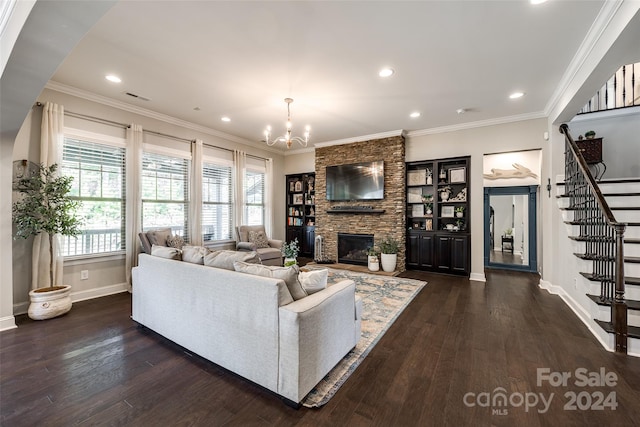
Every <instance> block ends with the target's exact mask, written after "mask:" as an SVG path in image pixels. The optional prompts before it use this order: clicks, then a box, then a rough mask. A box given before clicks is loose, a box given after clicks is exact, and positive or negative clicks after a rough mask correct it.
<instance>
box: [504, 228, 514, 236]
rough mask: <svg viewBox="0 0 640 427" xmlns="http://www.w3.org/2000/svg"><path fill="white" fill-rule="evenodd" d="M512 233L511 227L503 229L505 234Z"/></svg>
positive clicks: (509, 234)
mask: <svg viewBox="0 0 640 427" xmlns="http://www.w3.org/2000/svg"><path fill="white" fill-rule="evenodd" d="M512 234H513V228H507V229H506V230H504V235H505V236H511V235H512Z"/></svg>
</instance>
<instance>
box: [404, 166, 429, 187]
mask: <svg viewBox="0 0 640 427" xmlns="http://www.w3.org/2000/svg"><path fill="white" fill-rule="evenodd" d="M426 183H427V170H426V169H420V170H412V171H409V172H407V185H425V184H426Z"/></svg>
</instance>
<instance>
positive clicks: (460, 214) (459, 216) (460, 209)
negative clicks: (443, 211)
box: [455, 206, 464, 218]
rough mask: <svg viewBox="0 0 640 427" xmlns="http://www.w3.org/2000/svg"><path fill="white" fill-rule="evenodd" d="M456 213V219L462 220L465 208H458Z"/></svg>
mask: <svg viewBox="0 0 640 427" xmlns="http://www.w3.org/2000/svg"><path fill="white" fill-rule="evenodd" d="M455 211H456V217H458V218H462V217H463V216H464V206H458V207H456V209H455Z"/></svg>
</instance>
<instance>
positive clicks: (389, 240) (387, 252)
mask: <svg viewBox="0 0 640 427" xmlns="http://www.w3.org/2000/svg"><path fill="white" fill-rule="evenodd" d="M378 246H379V247H380V262H381V263H382V270H383V271H386V272H391V271H395V269H396V264H397V262H398V251H399V250H400V243H398V241H397V240H395V239H394V238H393V237H391V236H387V237H385V238H384V239H382V240H381V241H380V243H379V244H378Z"/></svg>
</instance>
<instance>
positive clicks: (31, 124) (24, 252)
mask: <svg viewBox="0 0 640 427" xmlns="http://www.w3.org/2000/svg"><path fill="white" fill-rule="evenodd" d="M38 101H40V102H42V103H44V102H46V101H51V102H55V103H57V104H61V105H63V106H64V107H65V111H71V112H74V113H80V114H86V115H89V116H94V117H99V118H102V119H107V120H111V121H114V122H118V123H136V124H140V125H142V128H143V129H147V130H152V131H157V132H162V133H165V134H168V135H172V136H176V137H180V138H186V139H195V138H199V139H202V140H203V141H204V143H205V144H207V143H208V144H212V145H216V146H219V147H224V148H228V149H241V150H244V151H246V152H247V153H248V154H253V155H256V156H260V157H265V158H269V157H270V158H273V170H274V175H275V176H274V201H273V206H274V212H273V218H274V238H277V239H284V237H285V232H284V225H283V223H284V221H280V220H278V218H283V217H284V211H285V208H284V204H285V201H284V155H282V154H279V153H275V152H272V151H267V150H264V149H261V148H260V147H257V146H250V145H243V144H239V143H237V142H234V141H228V140H225V139H222V138H221V137H220V136H213V135H210V134H206V133H203V132H202V131H195V130H192V129H189V128H186V127H182V126H178V125H176V124H173V123H167V122H164V121H161V120H158V119H155V118H150V117H147V116H144V115H142V114H135V113H132V112H129V111H125V110H121V109H118V108H114V107H112V106H107V105H104V104H100V103H98V102H94V101H89V100H87V99H83V98H80V97H77V96H73V95H70V94H66V93H62V92H58V91H55V90H50V89H45V90H43V91H42V93H41V94H40V96H39V97H38ZM41 110H42V109H41V108H40V107H34V108H33V109H32V111H31V112H30V113H29V115H28V116H27V118H26V119H25V121H24V123H23V125H22V127H21V129H20V131H19V133H18V136H17V138H16V141H15V147H14V155H13V159H14V160H19V159H24V158H26V159H29V160H32V161H35V162H39V158H40V121H41V117H42V111H41ZM65 125H69V126H72V127H75V128H80V129H83V130H91V131H94V132H107V133H109V134H120V136H124V131H123V130H122V129H120V128H117V127H111V126H105V125H99V124H96V123H94V122H90V121H87V120H82V119H77V118H71V117H69V118H67V117H65ZM152 139H153V138H152ZM155 139H157V138H155ZM166 142H167V140H166V139H165V140H164V142H163V143H164V144H166ZM175 144H176V145H179V144H183V143H181V142H179V141H175ZM31 240H32V239H29V240H18V241H14V242H13V265H12V267H13V271H14V275H13V290H14V295H13V302H14V312H15V313H16V314H18V313H22V312H25V311H26V309H27V307H28V304H27V301H28V293H29V290H30V287H31ZM124 266H125V262H124V257H122V256H116V257H107V258H100V259H96V260H82V261H80V262H77V261H73V262H65V270H64V283H65V284H69V285H71V286H72V287H73V290H72V294H73V298H74V300H80V299H84V298H89V297H94V296H99V295H101V294H109V293H112V292H116V291H120V290H122V289H125V287H124V284H125V281H126V279H125V267H124ZM81 270H88V271H89V279H88V280H82V281H81V280H80V271H81Z"/></svg>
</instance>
